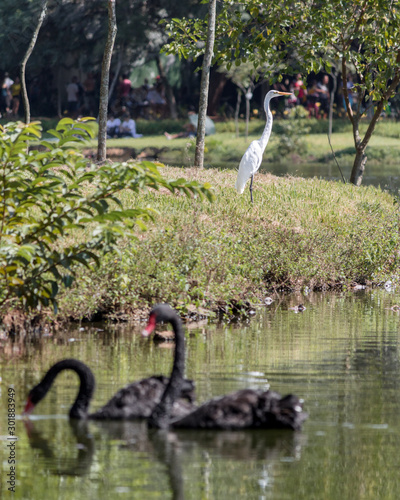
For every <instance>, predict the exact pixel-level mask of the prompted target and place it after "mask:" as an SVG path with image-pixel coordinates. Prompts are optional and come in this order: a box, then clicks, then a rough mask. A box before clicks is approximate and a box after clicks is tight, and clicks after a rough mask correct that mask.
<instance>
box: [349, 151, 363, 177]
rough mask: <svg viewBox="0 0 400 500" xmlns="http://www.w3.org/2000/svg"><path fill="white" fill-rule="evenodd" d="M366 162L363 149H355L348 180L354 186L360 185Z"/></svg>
mask: <svg viewBox="0 0 400 500" xmlns="http://www.w3.org/2000/svg"><path fill="white" fill-rule="evenodd" d="M366 164H367V156H366V154H365V149H359V150H357V151H356V157H355V158H354V163H353V168H352V170H351V175H350V182H351V183H352V184H355V185H356V186H360V185H361V182H362V179H363V175H364V170H365V165H366Z"/></svg>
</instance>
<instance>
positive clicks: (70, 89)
mask: <svg viewBox="0 0 400 500" xmlns="http://www.w3.org/2000/svg"><path fill="white" fill-rule="evenodd" d="M66 90H67V111H68V114H69V116H70V117H71V118H76V115H77V112H78V102H79V86H78V78H77V77H76V76H73V77H72V80H71V82H70V83H69V84H68V85H67V87H66Z"/></svg>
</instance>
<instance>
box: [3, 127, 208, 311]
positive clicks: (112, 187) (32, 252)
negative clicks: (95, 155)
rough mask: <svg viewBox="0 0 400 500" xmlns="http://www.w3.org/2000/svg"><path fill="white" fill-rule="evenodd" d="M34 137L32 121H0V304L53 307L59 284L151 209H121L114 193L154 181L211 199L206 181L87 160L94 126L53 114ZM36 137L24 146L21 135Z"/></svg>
mask: <svg viewBox="0 0 400 500" xmlns="http://www.w3.org/2000/svg"><path fill="white" fill-rule="evenodd" d="M48 133H49V134H50V135H51V136H52V139H51V140H50V139H49V140H45V139H42V128H41V124H40V123H39V122H32V123H30V124H28V125H25V124H22V123H9V124H7V125H5V126H4V127H0V176H1V181H0V305H2V304H5V303H7V304H8V303H10V302H13V301H14V302H15V301H19V302H22V303H23V304H24V305H25V306H29V307H38V306H41V305H45V306H47V305H49V304H52V305H53V306H54V307H55V308H56V307H57V301H56V296H57V293H58V290H59V285H60V284H63V285H64V286H66V287H68V286H70V285H71V283H72V281H73V279H74V276H75V273H76V265H77V264H78V265H83V266H86V267H90V266H91V265H92V264H93V263H98V262H99V255H100V254H101V253H102V252H105V251H108V250H109V249H111V248H112V247H113V246H115V244H116V242H117V241H118V239H119V238H121V237H122V236H126V235H128V234H129V233H133V230H134V228H136V227H137V226H138V225H139V226H140V227H142V228H144V227H145V226H144V223H145V221H146V220H149V219H151V218H152V217H153V214H154V213H155V211H154V210H152V209H151V208H148V207H146V208H136V207H134V208H124V207H123V205H122V203H121V201H120V199H119V197H118V196H119V195H120V193H121V192H122V191H123V190H124V189H129V190H131V191H133V192H134V193H137V192H139V191H142V190H145V189H148V188H153V189H158V188H160V187H164V188H167V189H168V190H170V191H171V192H174V191H176V190H178V191H180V192H182V193H185V194H186V195H196V196H200V197H204V196H206V197H208V198H209V199H211V196H212V195H211V192H210V190H209V185H200V184H199V183H197V182H195V181H193V182H189V181H186V180H184V179H178V180H176V181H167V180H165V179H164V178H163V177H162V176H161V174H160V173H159V171H158V169H157V165H155V164H154V163H150V162H142V163H138V164H133V163H114V164H106V165H103V166H98V165H95V164H90V163H89V162H88V160H87V159H86V158H85V157H84V156H83V155H82V153H81V152H80V151H79V148H80V146H81V143H82V141H83V140H85V139H87V138H89V137H93V135H94V128H93V126H92V125H91V124H90V123H86V122H85V121H73V120H71V119H70V118H65V119H63V120H61V121H60V122H59V123H58V125H57V126H56V128H55V129H54V130H50V131H49V132H48ZM33 140H34V141H38V143H36V145H35V147H34V148H31V149H29V148H28V143H29V141H33Z"/></svg>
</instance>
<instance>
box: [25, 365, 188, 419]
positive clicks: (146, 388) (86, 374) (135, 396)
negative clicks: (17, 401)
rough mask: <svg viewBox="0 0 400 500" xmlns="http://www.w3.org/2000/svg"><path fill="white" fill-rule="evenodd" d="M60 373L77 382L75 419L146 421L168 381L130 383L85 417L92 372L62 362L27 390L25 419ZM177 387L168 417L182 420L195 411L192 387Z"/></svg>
mask: <svg viewBox="0 0 400 500" xmlns="http://www.w3.org/2000/svg"><path fill="white" fill-rule="evenodd" d="M63 370H73V371H74V372H76V373H77V374H78V376H79V379H80V386H79V391H78V395H77V397H76V399H75V402H74V404H73V405H72V407H71V409H70V412H69V416H70V418H78V419H83V418H91V419H130V418H147V417H149V416H150V415H151V412H152V411H153V409H154V407H155V406H156V404H157V403H158V402H159V401H160V399H161V396H162V395H163V393H164V392H165V388H166V387H167V384H168V381H169V379H168V377H164V376H163V375H159V376H153V377H148V378H144V379H142V380H139V381H137V382H133V383H132V384H129V385H127V386H126V387H124V388H122V389H121V390H119V391H118V392H117V393H116V394H115V395H114V396H113V397H112V398H111V399H110V401H108V403H107V404H105V405H104V406H103V407H102V408H100V409H99V410H97V411H96V412H95V413H91V414H88V410H89V404H90V400H91V399H92V396H93V393H94V388H95V379H94V375H93V372H92V370H91V369H90V368H89V367H88V366H87V365H85V363H82V361H78V360H77V359H64V360H62V361H59V362H58V363H56V364H55V365H53V366H52V367H51V368H50V369H49V371H48V372H47V373H46V375H45V376H44V377H43V379H42V380H41V382H39V384H37V385H36V386H35V387H34V388H33V389H31V391H30V392H29V395H28V400H27V402H26V406H25V410H24V414H25V415H29V414H30V413H31V412H32V411H33V409H34V408H35V406H36V405H37V404H38V403H39V401H41V400H42V399H43V398H44V397H45V395H46V394H47V392H48V391H49V389H50V387H51V385H52V383H53V381H54V379H55V378H56V376H57V375H58V373H60V372H61V371H63ZM180 387H181V390H180V392H179V393H178V394H177V400H176V401H175V404H174V405H173V408H172V413H173V414H175V416H176V417H179V416H183V415H185V414H186V413H188V412H189V411H192V410H193V409H194V408H195V406H194V405H193V401H194V383H193V382H192V381H191V380H183V383H182V384H181V386H180ZM179 398H181V399H179Z"/></svg>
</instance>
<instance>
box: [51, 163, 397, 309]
mask: <svg viewBox="0 0 400 500" xmlns="http://www.w3.org/2000/svg"><path fill="white" fill-rule="evenodd" d="M163 172H164V175H165V176H166V177H171V178H177V177H188V178H190V179H197V180H198V181H200V182H205V181H207V182H210V183H211V184H212V185H213V186H214V187H215V195H216V197H215V202H214V203H209V202H205V201H204V202H200V201H196V200H189V199H187V198H186V197H183V196H172V195H170V194H167V193H163V192H148V193H143V194H141V195H140V196H136V197H135V198H133V197H129V196H130V195H129V196H128V195H126V197H125V199H124V203H125V204H126V205H127V206H142V207H143V206H147V205H150V206H152V207H154V208H155V209H157V210H158V212H159V214H158V215H157V216H156V218H155V221H154V223H153V224H151V225H149V226H148V230H147V231H146V232H141V233H138V235H137V240H135V241H128V240H125V241H124V242H123V243H122V244H121V246H120V248H119V252H118V253H115V254H108V255H107V256H106V257H105V258H104V259H103V261H102V264H101V267H100V268H99V269H97V270H95V271H94V272H89V271H87V270H85V271H82V272H81V275H80V277H79V279H78V280H77V282H76V285H75V286H74V287H73V288H72V289H70V290H68V291H66V292H64V293H63V296H62V298H61V300H60V310H61V312H62V314H63V316H64V317H72V318H75V319H79V318H92V319H93V318H94V317H99V315H103V316H104V315H111V316H114V317H117V318H118V317H119V318H128V317H131V316H132V315H133V314H134V313H135V311H136V310H138V309H140V308H142V307H143V306H147V305H148V304H152V303H155V302H157V301H167V302H170V303H171V304H173V305H174V306H178V307H181V308H182V309H183V310H185V309H186V310H192V309H193V308H205V309H208V310H218V309H222V310H224V309H225V310H227V311H228V312H229V310H230V309H232V308H235V307H240V306H241V305H242V304H244V305H245V304H246V303H257V302H259V301H262V300H263V299H264V298H265V297H266V296H267V295H270V294H273V293H274V292H275V291H278V290H279V291H282V290H294V289H300V290H301V289H305V288H309V289H316V290H317V289H328V288H335V287H338V288H340V287H346V286H351V285H352V284H354V283H357V284H367V285H368V284H370V285H373V284H375V285H376V284H381V283H383V282H385V281H386V280H389V279H390V280H395V281H398V275H397V273H398V264H399V251H400V237H399V213H398V206H397V204H396V203H394V199H393V197H391V196H390V195H389V194H387V193H385V192H383V191H380V190H378V189H375V188H372V187H361V188H356V187H354V186H352V185H348V184H346V185H344V184H342V183H335V182H326V181H323V180H318V179H308V180H305V179H300V178H289V177H285V178H278V177H274V176H272V175H261V174H260V175H257V176H256V181H255V190H254V200H255V203H254V205H253V206H251V204H250V202H249V195H248V191H246V192H245V194H243V195H242V196H238V195H237V193H236V192H235V190H234V188H233V186H234V183H235V176H236V174H235V172H234V171H230V170H228V171H221V170H216V169H205V170H202V171H199V170H197V169H193V168H192V169H177V168H171V167H166V168H164V169H163Z"/></svg>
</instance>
